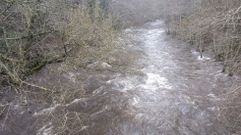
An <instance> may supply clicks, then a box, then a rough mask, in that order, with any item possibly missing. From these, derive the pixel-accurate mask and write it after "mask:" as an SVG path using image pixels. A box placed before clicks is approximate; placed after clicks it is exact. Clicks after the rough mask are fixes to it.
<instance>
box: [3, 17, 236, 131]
mask: <svg viewBox="0 0 241 135" xmlns="http://www.w3.org/2000/svg"><path fill="white" fill-rule="evenodd" d="M125 32H126V34H130V35H132V38H133V41H134V42H135V45H133V46H128V47H127V48H129V49H131V51H129V53H133V54H135V55H140V54H141V55H140V56H141V57H140V58H139V59H137V61H136V62H133V63H132V64H131V65H125V64H124V63H119V62H118V59H122V56H121V55H120V56H116V57H114V58H113V59H112V62H93V63H90V64H89V65H88V66H87V67H86V68H85V69H82V68H78V67H73V68H71V69H70V68H67V69H68V71H65V70H62V69H66V68H64V67H63V66H66V65H65V64H56V65H50V66H48V67H46V68H44V69H43V70H41V71H40V72H39V73H38V74H36V75H34V76H33V77H32V78H30V80H32V81H34V82H37V83H38V84H42V85H45V86H49V87H53V89H55V91H53V92H52V93H54V94H50V93H49V92H46V94H43V93H41V94H38V91H36V93H32V92H30V93H29V95H28V97H31V98H30V99H26V101H31V104H30V103H11V104H10V106H9V107H8V108H6V110H7V112H8V115H7V117H6V118H5V119H4V120H3V121H1V123H2V124H1V126H2V129H1V132H0V134H1V135H35V134H37V135H53V134H57V135H160V134H164V135H180V134H181V135H207V134H210V135H212V134H213V135H214V134H219V135H228V134H232V130H231V129H229V128H228V127H227V126H226V125H225V124H224V123H223V122H222V121H221V120H220V116H219V114H220V113H219V112H220V110H222V108H220V105H219V104H220V103H221V102H222V96H223V95H224V94H226V93H228V91H229V90H230V88H232V87H235V86H236V85H238V82H240V78H239V77H228V76H227V75H225V74H223V73H221V71H222V66H221V63H218V62H215V60H214V59H213V56H211V55H208V54H204V57H203V58H200V57H199V54H198V53H197V52H196V51H195V49H190V46H188V45H186V44H184V43H182V42H181V41H177V40H174V39H172V38H170V37H168V36H167V35H166V34H165V30H164V25H163V22H162V21H155V22H152V23H147V24H146V25H144V26H143V27H141V28H130V29H127V30H126V31H125ZM123 55H128V53H127V54H123ZM118 63H119V64H118ZM117 65H118V66H117ZM123 65H125V66H123ZM96 68H97V69H98V70H95V72H93V69H96ZM60 71H62V72H60ZM58 92H59V93H65V94H64V96H63V94H58ZM26 93H27V92H26ZM53 95H55V96H56V97H51V96H53ZM61 96H63V97H62V98H60V97H61ZM42 99H44V100H42ZM48 99H49V100H48ZM16 102H17V101H16Z"/></svg>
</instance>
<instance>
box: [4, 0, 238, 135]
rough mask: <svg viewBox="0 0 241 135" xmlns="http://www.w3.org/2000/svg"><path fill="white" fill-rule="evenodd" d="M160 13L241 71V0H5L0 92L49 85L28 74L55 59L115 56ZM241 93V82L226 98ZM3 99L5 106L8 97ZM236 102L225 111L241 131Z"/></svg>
mask: <svg viewBox="0 0 241 135" xmlns="http://www.w3.org/2000/svg"><path fill="white" fill-rule="evenodd" d="M137 1H138V2H137ZM159 18H161V19H162V20H164V21H165V25H166V32H167V33H168V34H170V36H173V37H174V38H177V39H179V40H183V41H185V42H187V43H189V44H190V45H192V46H194V47H195V48H197V50H198V51H199V52H200V55H201V56H202V53H203V52H206V51H207V52H210V53H212V54H214V55H215V58H216V61H219V62H221V63H223V67H224V68H223V72H224V73H227V74H228V75H229V76H233V75H240V73H241V72H240V71H241V61H240V60H241V38H240V36H241V33H240V32H241V25H240V24H241V1H240V0H142V1H139V0H119V1H118V0H1V1H0V94H2V93H5V92H6V91H9V90H11V91H14V92H13V93H14V95H15V96H16V97H21V98H23V95H22V93H24V92H23V91H24V89H25V88H26V87H28V88H29V87H30V89H31V88H33V89H38V90H40V91H49V90H50V89H49V88H46V87H44V86H40V85H37V84H35V83H33V82H31V81H30V82H29V81H27V80H28V77H29V76H31V75H33V74H34V73H36V72H38V71H39V70H41V69H42V68H43V67H45V66H46V65H48V64H53V63H62V62H67V63H75V65H74V66H76V64H77V65H78V66H79V67H81V68H85V67H86V66H87V65H88V64H89V63H91V62H92V61H96V60H99V61H102V60H106V61H110V55H112V54H113V52H114V51H116V50H121V49H122V47H123V46H122V45H123V44H126V43H116V41H115V39H117V38H118V37H123V38H128V37H127V36H125V35H122V33H121V32H122V30H123V29H125V28H128V27H136V26H140V25H143V24H145V23H146V22H148V21H152V20H156V19H159ZM79 52H81V53H79ZM119 53H124V52H119ZM120 55H121V54H120ZM123 59H128V58H123ZM109 63H110V62H109ZM124 63H125V62H124ZM122 64H123V63H118V66H120V65H122ZM69 66H73V65H69ZM50 93H51V92H50ZM52 94H53V92H52ZM240 95H241V92H240V88H238V89H235V90H234V91H233V92H232V93H230V94H229V95H227V97H226V96H225V101H223V102H222V103H221V104H222V105H223V106H225V105H230V104H231V103H233V102H240V99H239V97H240ZM24 96H26V95H24ZM28 96H29V95H28ZM58 96H59V95H58ZM0 97H1V96H0ZM19 100H22V99H19ZM52 100H54V99H51V102H53V101H52ZM0 101H1V99H0ZM1 102H3V105H2V106H0V107H1V109H3V111H2V112H3V113H4V111H5V110H6V106H7V104H6V106H4V103H5V102H6V101H1ZM237 106H238V107H233V108H232V109H231V110H230V108H228V109H226V110H225V109H224V110H222V112H221V114H222V115H225V116H227V117H225V118H223V119H224V121H225V122H224V123H226V124H227V125H228V126H229V127H230V128H231V129H232V130H234V131H236V132H240V125H241V123H239V122H240V121H239V122H236V125H235V126H233V124H232V121H234V120H235V119H236V118H237V117H238V119H240V115H239V113H240V112H241V109H239V108H240V105H237ZM2 112H1V110H0V116H1V115H2V114H1V113H2ZM230 112H231V113H230ZM229 115H230V116H229ZM63 116H64V114H62V115H61V116H58V117H63ZM71 122H72V121H71ZM60 127H61V125H60ZM56 130H59V129H58V128H57V129H56ZM63 132H64V131H63Z"/></svg>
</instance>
